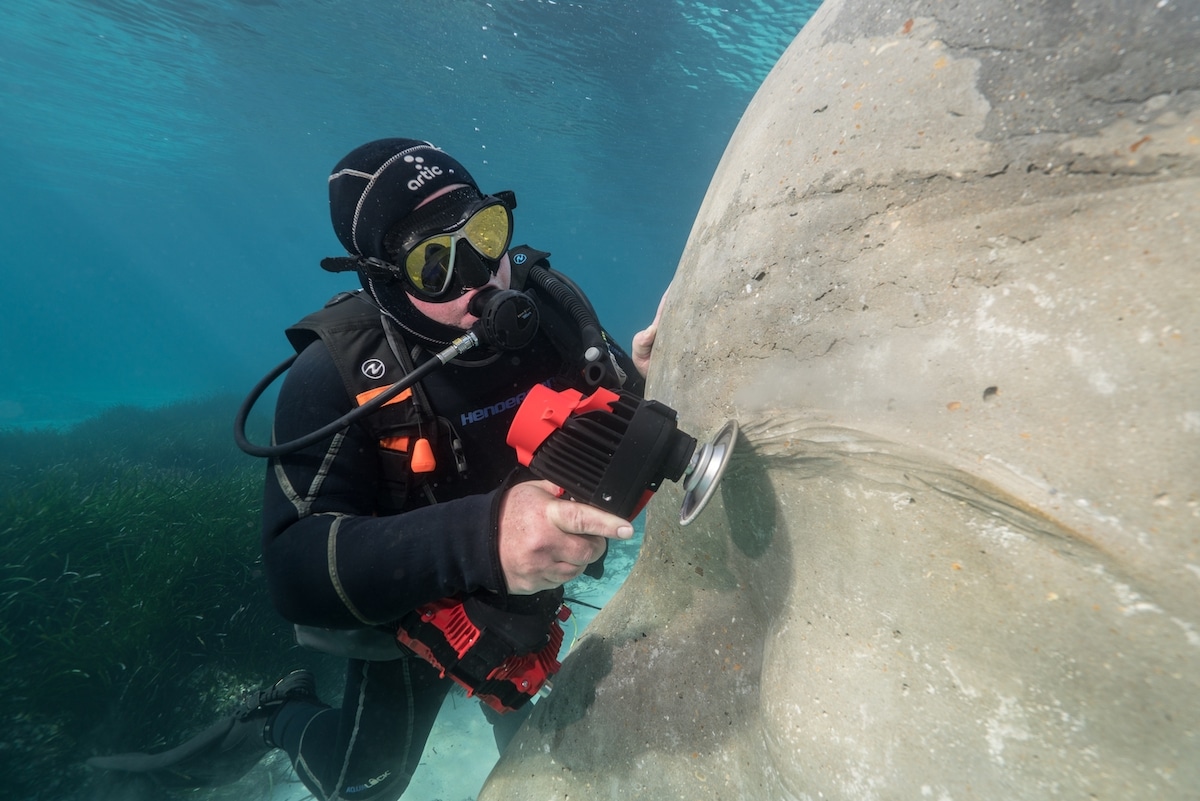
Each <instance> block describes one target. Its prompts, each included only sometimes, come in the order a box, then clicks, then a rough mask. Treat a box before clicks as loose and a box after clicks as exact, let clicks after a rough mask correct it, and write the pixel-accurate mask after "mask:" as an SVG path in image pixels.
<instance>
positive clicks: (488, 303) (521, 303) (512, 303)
mask: <svg viewBox="0 0 1200 801" xmlns="http://www.w3.org/2000/svg"><path fill="white" fill-rule="evenodd" d="M467 309H468V311H470V312H471V314H473V315H475V316H476V317H478V318H479V321H478V322H476V323H475V325H473V326H471V332H472V333H473V334H475V335H476V336H477V337H479V339H480V341H482V342H483V344H485V345H491V346H492V347H494V348H496V349H497V350H520V349H521V348H523V347H525V346H526V345H528V344H529V343H530V342H532V341H533V337H534V335H535V334H537V330H538V310H537V306H535V305H534V303H533V299H532V298H531V297H529V296H528V295H526V294H525V293H524V292H518V291H517V290H515V289H484V290H482V291H480V292H477V293H476V294H475V297H473V298H471V303H470V305H469V306H468V307H467Z"/></svg>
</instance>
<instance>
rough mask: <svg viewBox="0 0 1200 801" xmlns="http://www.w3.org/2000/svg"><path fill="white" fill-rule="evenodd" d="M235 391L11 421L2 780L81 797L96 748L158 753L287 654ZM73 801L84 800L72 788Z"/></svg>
mask: <svg viewBox="0 0 1200 801" xmlns="http://www.w3.org/2000/svg"><path fill="white" fill-rule="evenodd" d="M234 408H235V401H233V400H230V399H227V398H223V399H222V398H218V399H212V400H206V401H198V402H193V403H184V404H178V405H175V406H170V407H166V408H162V409H156V410H145V409H135V408H119V409H112V410H109V411H107V412H105V413H103V414H102V415H100V416H99V417H97V418H95V419H92V420H89V421H86V422H84V423H81V424H79V425H77V426H75V427H73V428H71V429H68V430H63V431H58V430H41V431H16V430H9V431H0V644H2V648H0V668H2V669H0V725H2V726H3V727H4V730H5V737H4V738H3V740H2V741H0V775H3V776H4V777H5V779H6V782H5V783H6V790H7V791H8V793H10V794H11V795H12V797H21V798H67V797H74V793H76V792H83V788H85V787H86V785H87V778H88V776H87V773H86V771H85V769H84V768H83V767H82V762H83V760H84V759H86V758H87V757H88V756H91V755H93V754H94V753H97V752H113V751H122V750H153V749H155V748H157V747H162V746H165V745H167V744H168V743H170V742H173V741H177V740H179V738H180V736H181V734H182V733H186V732H188V731H189V730H191V729H195V728H199V727H200V726H203V725H205V724H207V723H209V722H211V721H212V720H213V719H215V717H216V716H219V715H220V714H222V713H223V712H224V711H225V710H226V709H227V708H228V707H230V706H231V705H232V704H233V703H234V702H235V701H236V699H237V698H238V697H239V696H240V694H241V693H242V692H243V691H245V690H246V689H248V688H249V687H250V686H252V685H253V684H255V683H257V682H258V681H261V680H263V679H265V678H268V677H271V676H273V675H275V674H277V673H279V672H280V671H281V670H283V669H284V668H285V667H286V666H288V664H289V661H288V660H289V658H290V652H291V649H292V648H293V647H294V646H293V644H292V642H291V637H290V631H289V630H288V629H287V628H286V627H285V626H284V625H283V624H282V622H281V621H280V620H279V618H278V617H277V616H276V615H275V613H274V611H273V610H272V609H271V607H270V603H269V601H268V599H267V596H266V591H265V587H264V584H263V582H262V580H261V576H260V566H259V516H260V505H261V494H262V470H263V467H262V464H261V463H260V462H258V461H257V460H252V459H250V458H248V457H246V456H244V455H242V454H241V453H240V452H238V451H237V450H236V448H235V447H234V446H233V444H232V439H231V436H230V433H229V432H230V421H231V420H232V417H233V411H234ZM79 797H82V795H81V796H79Z"/></svg>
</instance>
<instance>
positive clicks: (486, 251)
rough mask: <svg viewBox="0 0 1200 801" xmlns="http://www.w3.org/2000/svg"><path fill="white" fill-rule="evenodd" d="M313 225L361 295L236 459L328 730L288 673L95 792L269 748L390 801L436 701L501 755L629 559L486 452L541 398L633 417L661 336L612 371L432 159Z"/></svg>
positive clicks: (121, 759) (299, 357)
mask: <svg viewBox="0 0 1200 801" xmlns="http://www.w3.org/2000/svg"><path fill="white" fill-rule="evenodd" d="M329 202H330V214H331V217H332V222H333V227H334V231H335V232H336V234H337V237H338V239H339V240H340V242H341V244H342V245H343V246H344V247H345V249H346V251H347V253H348V254H349V255H348V256H345V257H336V258H328V259H324V260H323V261H322V267H324V268H325V269H327V270H330V271H335V272H341V271H354V272H356V273H357V276H358V278H359V282H360V283H361V289H358V290H355V291H354V292H347V293H342V294H340V295H338V296H336V297H334V298H333V299H332V300H330V301H329V303H327V304H326V306H325V307H324V308H323V309H321V310H319V311H317V312H315V313H313V314H311V315H309V316H307V317H305V318H304V319H303V320H301V321H300V322H298V323H297V324H296V325H294V326H292V327H291V328H289V329H288V331H287V336H288V339H289V341H290V343H291V344H292V346H293V348H294V350H295V351H296V355H295V356H293V357H292V359H290V360H289V361H288V362H285V363H284V364H283V365H281V366H280V368H277V369H276V372H275V373H273V374H272V375H271V376H268V377H267V378H266V379H264V382H263V383H260V386H259V388H256V390H255V393H252V395H251V397H250V398H248V399H247V405H246V406H244V408H243V410H242V412H241V413H240V415H239V421H238V426H237V429H238V432H239V433H238V435H237V437H238V441H239V445H241V446H242V447H243V449H244V450H247V451H248V452H250V453H254V454H256V455H262V456H268V457H269V462H268V465H267V470H266V488H265V498H264V505H263V534H262V552H263V563H264V566H265V573H266V578H267V583H268V588H269V592H270V596H271V599H272V602H273V603H274V605H275V607H276V609H277V610H278V611H279V613H280V614H281V615H282V616H283V617H284V618H285V619H286V620H287V621H289V622H290V623H292V624H294V626H295V629H296V635H297V640H298V641H299V642H300V643H301V644H303V645H307V646H310V647H313V648H316V649H318V650H321V651H325V652H327V653H334V654H337V655H339V656H344V657H346V659H347V660H348V667H347V674H346V686H345V691H344V694H343V697H342V698H341V700H340V706H338V707H334V706H331V705H330V704H328V703H326V702H324V701H323V700H322V699H321V698H320V697H319V695H318V694H317V691H316V686H315V681H314V679H313V675H312V673H311V672H309V671H307V670H296V671H293V672H292V673H289V674H288V675H286V676H284V677H282V678H280V679H279V680H278V681H276V682H275V683H274V685H272V686H271V687H269V688H268V689H266V690H260V691H256V692H254V693H251V694H250V695H249V696H247V697H246V698H245V699H244V702H243V704H242V705H241V707H240V708H239V709H238V710H237V711H236V712H235V713H234V714H232V715H231V716H230V717H228V718H226V719H225V720H222V721H219V722H217V723H215V724H214V725H213V726H211V727H210V728H208V729H206V730H204V731H202V732H201V733H200V734H198V735H196V736H195V737H193V738H192V739H190V740H188V741H187V742H185V743H183V744H182V745H179V746H177V747H176V748H174V749H171V750H169V751H165V752H162V753H158V754H145V753H132V754H118V755H112V756H99V757H93V758H92V759H90V760H88V763H89V764H90V765H91V766H93V767H95V768H98V769H104V770H107V771H115V772H124V773H125V774H139V775H142V776H149V777H152V778H153V779H154V780H155V781H156V782H158V783H159V784H161V785H164V786H168V787H197V786H210V785H215V784H222V783H226V782H229V781H233V780H235V779H237V778H239V777H240V776H242V775H244V774H245V773H246V772H247V771H249V770H250V769H251V768H252V767H253V766H254V765H255V764H256V763H257V762H258V761H259V760H260V759H261V758H262V757H263V756H264V755H265V754H266V753H267V752H268V751H269V750H271V749H273V748H281V749H283V750H284V751H286V752H287V754H288V756H289V757H290V759H291V762H292V765H293V767H294V769H295V771H296V773H297V774H298V776H299V778H300V780H301V781H302V782H303V783H304V784H305V785H306V786H307V787H308V789H309V790H310V791H311V792H312V793H313V795H314V796H315V797H317V798H319V799H333V798H355V799H371V800H372V801H375V800H376V799H395V798H399V797H400V796H401V794H402V793H403V792H404V791H405V789H406V788H407V786H408V784H409V781H410V780H411V778H412V776H413V772H414V771H415V770H416V768H417V765H418V762H419V760H420V758H421V754H422V751H423V749H424V747H425V742H426V739H427V737H428V735H429V732H430V729H431V727H432V726H433V723H434V719H435V718H436V716H437V714H438V710H439V709H440V707H441V705H442V701H443V699H444V698H445V697H446V694H447V692H448V691H449V690H450V688H451V687H452V686H453V684H454V682H456V681H457V682H458V683H459V684H462V685H463V686H465V687H467V688H468V690H469V692H470V693H471V694H473V695H476V696H478V697H479V698H480V699H481V701H483V702H484V704H483V711H484V713H485V715H487V717H488V719H489V721H491V722H492V723H493V725H494V731H495V734H496V740H497V745H498V746H499V747H500V749H501V750H503V746H504V745H505V743H506V742H507V740H508V738H510V737H511V736H512V734H513V732H514V731H515V729H516V726H518V725H519V724H520V722H521V721H522V720H523V718H524V716H525V715H527V714H528V711H529V710H530V708H531V706H530V705H528V704H527V702H528V701H529V700H530V698H531V697H532V696H533V695H535V694H536V690H537V689H538V688H540V687H541V686H542V685H543V684H544V683H545V680H546V678H547V677H548V676H549V674H550V673H552V672H553V671H554V670H555V669H557V664H558V663H557V662H556V661H555V660H554V657H555V655H556V653H557V650H558V645H559V643H560V642H561V639H562V632H561V629H560V628H558V622H559V621H560V620H561V619H563V614H564V611H563V607H562V598H563V593H562V585H563V584H564V583H566V582H567V581H569V580H571V579H573V578H576V577H577V576H579V575H581V574H582V573H584V572H585V571H587V572H588V573H589V574H592V575H600V574H601V573H602V569H603V556H604V553H605V550H606V546H607V542H608V540H609V539H613V538H617V539H627V538H629V537H631V536H632V535H633V528H632V526H631V524H630V523H629V521H628V520H626V519H624V518H622V517H619V516H617V515H614V514H610V513H608V512H606V511H603V510H601V509H598V508H594V507H592V506H589V505H587V504H584V503H576V502H572V501H570V500H568V499H566V498H563V497H561V495H562V491H561V490H560V489H559V488H558V487H556V486H555V485H553V484H551V483H550V482H547V481H542V480H537V479H536V478H535V477H534V476H533V475H532V474H531V473H529V472H528V471H526V470H525V469H524V468H521V467H520V466H519V464H518V462H517V459H516V456H515V454H514V452H513V449H512V448H510V447H508V446H507V445H506V442H505V436H506V432H507V430H508V427H509V424H510V423H511V422H512V418H513V416H514V414H515V412H516V408H517V406H518V405H519V404H520V402H521V400H522V398H523V397H524V396H525V395H526V394H527V393H528V392H529V391H530V389H531V388H532V387H534V386H536V385H539V384H540V385H545V386H547V387H550V388H552V389H568V388H573V389H577V390H581V391H585V392H586V391H590V390H592V389H594V388H595V387H597V386H607V387H612V388H619V389H620V390H621V391H625V392H631V393H635V394H636V395H638V396H640V395H641V394H642V390H643V385H644V378H643V376H644V374H645V371H646V368H647V366H648V363H649V357H650V351H651V347H652V345H653V341H654V333H655V329H656V325H657V318H656V320H655V324H654V325H652V326H650V327H649V328H647V329H646V330H645V331H642V332H640V333H639V334H637V335H636V336H635V337H634V343H633V344H634V347H633V349H632V350H633V355H632V356H631V355H629V354H628V353H626V352H625V351H624V350H622V349H621V348H620V347H619V346H618V345H617V344H616V343H614V342H613V341H612V340H611V338H610V337H609V336H608V334H607V332H605V331H604V330H603V328H602V327H601V326H600V325H599V324H598V323H597V322H596V321H595V315H594V311H593V310H592V307H591V304H590V303H589V302H588V300H587V298H586V297H585V296H584V295H583V294H582V293H581V292H580V291H579V289H578V288H577V287H576V286H575V285H574V284H573V283H572V282H571V281H570V280H569V279H567V278H566V276H563V275H561V274H559V273H557V272H555V271H554V270H552V269H551V268H550V266H549V263H548V261H547V257H548V255H549V254H547V253H544V252H541V251H537V250H534V249H533V248H530V247H527V246H519V247H510V245H511V239H512V229H513V213H512V212H513V209H514V208H515V207H516V198H515V196H514V195H513V193H511V192H497V193H496V194H490V195H489V194H484V193H483V192H481V191H480V190H479V188H478V186H477V185H476V183H475V180H474V179H473V178H472V177H471V175H470V174H469V173H468V172H467V170H466V169H465V168H464V167H463V166H462V165H461V164H460V163H459V162H458V161H456V160H455V159H453V158H451V157H450V156H449V155H448V154H447V153H445V152H443V151H442V150H440V149H438V148H437V147H435V146H434V145H432V144H430V143H428V142H423V141H418V140H412V139H382V140H378V141H374V142H370V143H368V144H365V145H362V146H361V147H358V148H356V149H355V150H353V151H351V152H350V153H349V154H348V155H347V156H346V157H345V158H343V159H342V160H341V161H340V162H338V164H337V165H336V166H335V167H334V169H333V171H332V174H331V175H330V176H329ZM660 311H661V309H660ZM488 325H490V326H491V328H489V327H488ZM476 332H480V333H479V335H478V336H477V335H476ZM289 368H290V369H289ZM284 370H287V377H286V379H285V380H284V382H283V384H282V386H281V389H280V392H279V397H278V400H277V404H276V409H275V417H274V424H273V429H272V444H271V445H269V446H257V445H253V444H252V443H249V442H248V440H246V439H245V436H244V433H242V430H243V428H244V423H245V416H246V414H247V413H248V410H249V405H252V404H253V401H254V399H256V398H257V395H258V394H261V390H262V389H265V387H266V386H267V385H269V383H270V381H271V380H273V378H274V377H275V376H277V375H279V374H281V373H282V372H283V371H284ZM381 399H382V400H381ZM464 631H466V632H467V633H466V634H464Z"/></svg>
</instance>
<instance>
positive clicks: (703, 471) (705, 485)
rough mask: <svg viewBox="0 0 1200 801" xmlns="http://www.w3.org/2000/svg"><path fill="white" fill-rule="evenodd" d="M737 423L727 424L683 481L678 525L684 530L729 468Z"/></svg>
mask: <svg viewBox="0 0 1200 801" xmlns="http://www.w3.org/2000/svg"><path fill="white" fill-rule="evenodd" d="M737 435H738V425H737V420H726V421H725V425H723V426H721V430H720V431H718V432H717V434H716V436H715V437H713V438H712V439H711V440H709V441H708V442H706V443H704V446H703V447H702V448H701V449H700V452H699V453H698V454H697V455H696V458H695V460H694V463H693V467H692V469H691V470H690V471H689V472H688V475H687V476H686V477H685V478H684V480H683V489H684V493H683V505H682V506H681V507H680V508H679V523H680V525H684V526H686V525H687V524H688V523H690V522H692V521H693V520H695V519H696V516H697V515H699V514H700V513H701V512H702V511H704V507H705V506H707V505H708V502H709V500H710V499H711V498H712V496H713V492H715V491H716V489H717V484H719V483H721V476H723V475H724V474H725V468H726V467H727V466H728V465H729V455H730V454H731V453H733V444H734V443H735V442H737Z"/></svg>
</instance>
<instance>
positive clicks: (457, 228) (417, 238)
mask: <svg viewBox="0 0 1200 801" xmlns="http://www.w3.org/2000/svg"><path fill="white" fill-rule="evenodd" d="M516 205H517V201H516V196H515V195H514V194H513V193H512V192H498V193H497V194H495V195H487V196H484V197H480V195H479V193H478V192H477V191H476V190H475V189H473V188H471V187H463V188H461V189H456V190H454V191H453V192H449V193H447V194H446V195H443V196H442V197H440V198H438V199H436V200H434V201H433V202H432V203H429V204H428V205H426V206H424V207H422V208H419V209H417V210H416V211H415V212H413V213H412V214H411V215H409V216H408V217H407V218H405V220H404V221H403V222H404V224H403V227H402V228H397V230H395V231H393V232H392V233H390V234H389V235H388V237H387V240H386V242H385V248H386V250H387V252H388V253H389V254H390V255H391V257H392V262H393V263H394V264H396V265H397V266H398V267H399V268H400V270H399V272H400V273H401V274H402V275H403V278H404V281H405V283H406V284H407V287H406V288H407V290H408V291H409V292H411V293H412V294H413V295H414V296H415V297H418V298H420V299H422V300H427V301H431V302H434V303H442V302H446V301H451V300H454V299H455V298H457V297H459V296H461V295H462V294H463V293H464V292H466V291H467V290H469V289H474V288H476V287H481V286H483V285H485V284H486V283H488V281H490V280H491V277H492V276H493V275H495V274H496V271H497V270H498V269H499V267H500V259H501V258H502V257H503V256H504V253H505V252H506V251H507V250H508V245H509V243H510V242H511V241H512V229H513V219H512V209H514V208H516Z"/></svg>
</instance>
